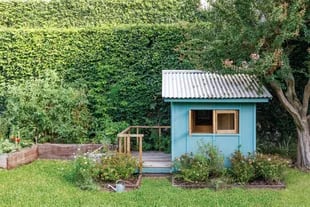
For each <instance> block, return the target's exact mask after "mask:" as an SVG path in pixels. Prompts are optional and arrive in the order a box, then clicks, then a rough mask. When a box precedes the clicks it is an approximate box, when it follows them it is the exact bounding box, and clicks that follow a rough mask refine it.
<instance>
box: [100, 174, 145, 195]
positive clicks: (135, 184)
mask: <svg viewBox="0 0 310 207" xmlns="http://www.w3.org/2000/svg"><path fill="white" fill-rule="evenodd" d="M141 180H142V174H137V175H136V176H134V177H133V178H131V179H128V180H122V183H123V184H124V186H125V191H131V190H135V189H138V188H140V185H141ZM100 186H101V189H102V190H103V191H111V192H114V190H113V189H112V188H111V187H110V186H112V187H113V188H116V183H100Z"/></svg>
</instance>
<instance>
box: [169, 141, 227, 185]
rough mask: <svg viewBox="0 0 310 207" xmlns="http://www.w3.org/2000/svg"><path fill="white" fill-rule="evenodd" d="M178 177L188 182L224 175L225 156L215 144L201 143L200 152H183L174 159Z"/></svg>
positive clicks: (202, 180) (207, 179)
mask: <svg viewBox="0 0 310 207" xmlns="http://www.w3.org/2000/svg"><path fill="white" fill-rule="evenodd" d="M174 168H175V170H176V172H177V173H178V174H176V178H177V179H180V180H183V181H186V182H207V181H209V180H210V179H212V178H219V177H221V176H223V175H224V172H225V168H224V158H223V155H221V154H220V152H219V151H218V149H217V148H216V147H215V146H212V145H210V144H203V143H200V146H199V152H198V153H197V154H195V155H193V154H183V155H181V157H179V158H176V160H175V161H174Z"/></svg>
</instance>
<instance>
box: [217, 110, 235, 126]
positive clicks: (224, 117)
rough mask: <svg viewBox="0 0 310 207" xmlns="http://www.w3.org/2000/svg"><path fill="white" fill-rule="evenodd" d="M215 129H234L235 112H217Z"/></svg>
mask: <svg viewBox="0 0 310 207" xmlns="http://www.w3.org/2000/svg"><path fill="white" fill-rule="evenodd" d="M217 129H218V130H234V129H235V114H233V113H232V114H230V113H229V114H217Z"/></svg>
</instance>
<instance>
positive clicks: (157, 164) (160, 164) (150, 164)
mask: <svg viewBox="0 0 310 207" xmlns="http://www.w3.org/2000/svg"><path fill="white" fill-rule="evenodd" d="M142 166H143V167H158V168H165V167H168V168H171V162H170V161H166V162H163V161H159V162H152V161H144V162H143V164H142Z"/></svg>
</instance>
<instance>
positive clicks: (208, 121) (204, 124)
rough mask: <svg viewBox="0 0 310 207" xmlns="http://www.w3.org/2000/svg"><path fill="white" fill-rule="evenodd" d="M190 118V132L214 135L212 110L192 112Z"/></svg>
mask: <svg viewBox="0 0 310 207" xmlns="http://www.w3.org/2000/svg"><path fill="white" fill-rule="evenodd" d="M190 116H191V118H190V121H191V124H190V130H189V131H190V132H192V133H213V111H212V110H192V111H191V114H190Z"/></svg>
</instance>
